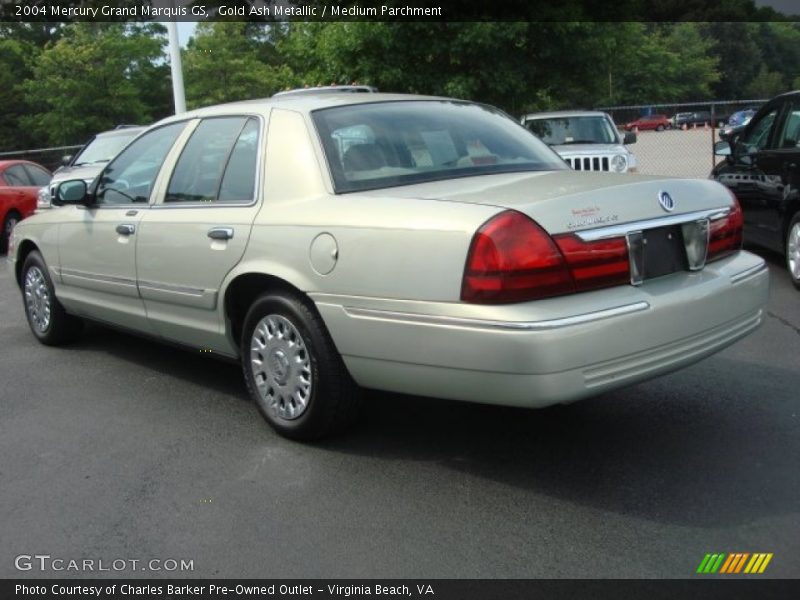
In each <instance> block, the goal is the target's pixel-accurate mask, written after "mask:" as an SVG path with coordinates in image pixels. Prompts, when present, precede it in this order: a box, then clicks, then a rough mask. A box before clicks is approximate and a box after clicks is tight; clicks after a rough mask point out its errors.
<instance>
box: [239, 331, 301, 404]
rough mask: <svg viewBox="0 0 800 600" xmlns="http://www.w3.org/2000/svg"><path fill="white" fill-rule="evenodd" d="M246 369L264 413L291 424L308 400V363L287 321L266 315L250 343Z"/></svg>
mask: <svg viewBox="0 0 800 600" xmlns="http://www.w3.org/2000/svg"><path fill="white" fill-rule="evenodd" d="M250 368H251V369H252V372H253V379H254V380H255V383H256V387H257V388H258V393H259V396H260V397H261V399H262V400H263V401H264V405H265V406H266V409H267V411H269V412H270V414H272V415H273V416H275V417H280V418H281V419H286V420H292V419H297V418H298V417H300V415H302V414H303V413H304V412H305V410H306V408H307V407H308V401H309V400H310V398H311V389H312V384H313V382H312V379H311V359H310V358H309V355H308V350H307V349H306V344H305V341H304V340H303V338H302V337H301V335H300V333H299V332H298V331H297V329H296V328H295V326H294V325H292V323H291V321H289V320H288V319H286V318H285V317H282V316H280V315H268V316H266V317H264V318H263V319H261V321H259V323H258V325H256V328H255V330H254V331H253V337H252V339H251V340H250Z"/></svg>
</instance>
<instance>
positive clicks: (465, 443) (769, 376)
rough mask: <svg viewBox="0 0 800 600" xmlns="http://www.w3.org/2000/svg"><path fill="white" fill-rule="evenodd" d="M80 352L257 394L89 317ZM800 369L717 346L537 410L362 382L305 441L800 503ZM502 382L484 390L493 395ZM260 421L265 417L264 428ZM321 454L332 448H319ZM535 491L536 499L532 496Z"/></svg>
mask: <svg viewBox="0 0 800 600" xmlns="http://www.w3.org/2000/svg"><path fill="white" fill-rule="evenodd" d="M71 349H72V350H73V351H78V352H87V353H90V354H92V353H109V354H111V355H112V356H115V357H117V358H119V359H121V360H123V361H130V362H132V363H134V364H136V365H139V366H141V367H143V368H144V369H152V370H154V371H157V372H160V373H163V374H165V375H168V377H169V378H175V379H179V380H185V381H186V382H190V383H192V384H196V385H199V386H204V387H207V388H209V389H210V390H213V392H214V393H215V394H219V396H220V397H221V398H220V399H222V398H225V399H227V400H228V402H224V403H222V402H220V403H219V405H218V406H219V415H217V416H218V418H219V419H220V421H219V424H220V426H224V422H225V421H224V419H225V418H231V414H230V413H229V412H227V411H226V409H225V408H224V407H229V406H230V402H235V401H236V400H234V399H233V398H238V399H241V401H242V403H249V402H250V401H249V399H248V397H247V394H246V391H245V389H244V385H243V383H242V379H241V371H240V368H239V366H238V365H236V364H232V363H226V362H222V361H218V360H213V359H212V360H209V359H208V358H207V357H206V356H198V355H197V354H194V353H192V352H187V351H183V350H179V349H176V348H173V347H170V346H165V345H162V344H160V343H158V342H154V341H150V340H147V339H142V338H138V337H134V336H130V335H128V334H124V333H119V332H116V331H113V330H109V329H105V328H102V327H99V326H93V325H92V326H89V327H88V328H87V331H86V334H85V335H84V336H83V338H82V340H81V341H80V342H78V343H77V344H75V345H73V346H71ZM797 389H800V371H797V370H791V371H790V370H784V369H779V368H770V367H765V366H764V365H763V364H761V363H759V364H753V363H749V362H746V361H742V360H736V359H732V358H728V357H724V356H716V357H713V358H711V359H708V360H706V361H704V362H702V363H701V364H699V365H696V366H694V367H691V368H688V369H685V370H683V371H681V372H679V373H678V374H673V375H669V376H665V377H661V378H658V379H655V380H652V381H650V382H646V383H643V384H639V385H637V386H634V387H631V388H627V389H622V390H619V391H615V392H611V393H606V394H603V395H601V396H598V397H595V398H592V399H588V400H583V401H581V402H577V403H575V404H570V405H563V406H555V407H550V408H546V409H540V410H528V409H516V408H507V407H501V406H491V405H478V404H469V403H463V402H453V401H446V400H438V399H432V398H423V397H415V396H404V395H400V394H387V393H381V392H375V391H366V392H365V396H366V398H365V399H366V402H365V410H364V414H363V417H362V419H361V420H360V422H359V423H358V424H357V425H356V427H354V429H353V430H352V431H351V432H349V433H346V434H344V435H341V436H339V437H336V438H332V439H329V440H324V441H321V442H318V443H316V444H313V445H309V446H306V447H304V448H302V449H299V450H298V449H297V446H296V444H295V443H293V442H289V441H287V440H283V439H281V438H279V437H278V436H277V434H275V433H273V432H271V431H270V430H269V428H268V427H267V426H266V424H262V423H258V424H252V423H251V424H247V425H245V427H246V428H247V429H248V431H250V430H251V429H252V431H251V433H252V435H253V436H254V438H259V437H260V436H261V435H262V434H263V436H264V440H265V444H267V445H269V446H285V448H286V449H288V450H290V451H291V450H292V449H294V451H297V452H301V453H304V454H305V453H309V452H310V453H311V454H313V453H316V452H320V453H322V454H329V453H337V454H351V455H357V456H364V457H370V458H371V459H379V460H386V461H388V462H392V461H398V460H400V461H405V462H415V461H416V462H430V463H435V464H436V466H437V468H447V469H453V470H456V471H458V472H460V473H462V474H465V475H467V476H469V477H473V478H477V479H485V480H490V481H494V482H498V483H501V484H504V485H508V486H513V487H514V488H516V489H518V490H522V491H529V492H531V493H532V494H544V495H548V496H551V497H554V498H557V499H559V500H565V501H568V502H572V503H574V504H576V505H581V506H590V507H592V508H595V509H599V510H606V511H612V512H616V513H619V514H626V515H634V516H637V517H640V518H643V519H647V520H652V521H656V522H665V523H674V524H679V525H686V526H702V527H712V526H730V525H734V524H739V523H743V522H748V521H752V520H753V519H755V518H761V517H766V516H769V515H771V514H772V515H777V514H784V513H787V512H790V511H792V510H794V508H793V507H796V503H797V498H798V497H800V470H798V468H797V456H800V435H799V434H798V431H799V430H798V426H799V425H800V417H798V414H797V412H798V408H797V405H796V398H795V397H794V395H792V394H791V393H790V392H789V391H788V390H797ZM490 393H492V391H491V390H487V394H490ZM262 428H263V429H262ZM323 463H324V460H323ZM532 501H533V498H532Z"/></svg>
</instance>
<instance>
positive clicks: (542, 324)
mask: <svg viewBox="0 0 800 600" xmlns="http://www.w3.org/2000/svg"><path fill="white" fill-rule="evenodd" d="M342 308H344V311H345V313H347V314H348V315H349V316H351V317H353V318H355V319H378V320H382V321H396V322H399V323H414V324H422V325H433V326H438V327H469V328H475V329H495V330H501V331H548V330H551V329H561V328H564V327H572V326H575V325H583V324H586V323H593V322H595V321H601V320H603V319H610V318H612V317H619V316H622V315H628V314H631V313H635V312H640V311H643V310H648V309H649V308H650V304H649V303H648V302H644V301H641V302H633V303H631V304H623V305H621V306H615V307H613V308H607V309H604V310H598V311H593V312H589V313H582V314H578V315H571V316H569V317H561V318H558V319H547V320H543V321H492V320H488V319H472V318H464V317H447V316H439V315H423V314H416V313H406V312H397V311H391V310H378V309H372V308H357V307H353V306H343V307H342Z"/></svg>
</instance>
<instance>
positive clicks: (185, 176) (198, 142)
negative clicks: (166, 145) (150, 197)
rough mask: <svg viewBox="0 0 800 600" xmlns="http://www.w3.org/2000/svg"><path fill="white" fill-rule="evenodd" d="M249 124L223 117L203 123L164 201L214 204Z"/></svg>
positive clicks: (233, 118) (187, 146) (180, 160)
mask: <svg viewBox="0 0 800 600" xmlns="http://www.w3.org/2000/svg"><path fill="white" fill-rule="evenodd" d="M246 121H247V119H246V117H222V118H217V119H206V120H204V121H203V122H201V123H200V125H198V126H197V129H195V130H194V133H192V137H191V138H190V139H189V141H188V142H187V144H186V147H185V148H184V149H183V152H181V157H180V159H178V164H177V165H176V166H175V172H174V173H173V174H172V179H170V182H169V188H168V189H167V197H166V198H165V201H166V202H214V201H215V200H216V199H217V197H218V196H219V190H220V184H221V181H222V175H223V172H224V171H225V167H226V165H227V164H228V159H229V158H231V152H232V150H233V146H234V143H235V142H236V141H237V139H238V138H239V137H240V134H242V133H243V128H244V126H245V123H246Z"/></svg>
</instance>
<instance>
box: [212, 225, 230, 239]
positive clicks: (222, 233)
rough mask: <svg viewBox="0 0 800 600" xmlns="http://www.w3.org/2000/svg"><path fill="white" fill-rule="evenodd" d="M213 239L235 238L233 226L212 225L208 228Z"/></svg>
mask: <svg viewBox="0 0 800 600" xmlns="http://www.w3.org/2000/svg"><path fill="white" fill-rule="evenodd" d="M208 237H210V238H211V239H212V240H229V239H231V238H233V227H212V228H211V229H209V230H208Z"/></svg>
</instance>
